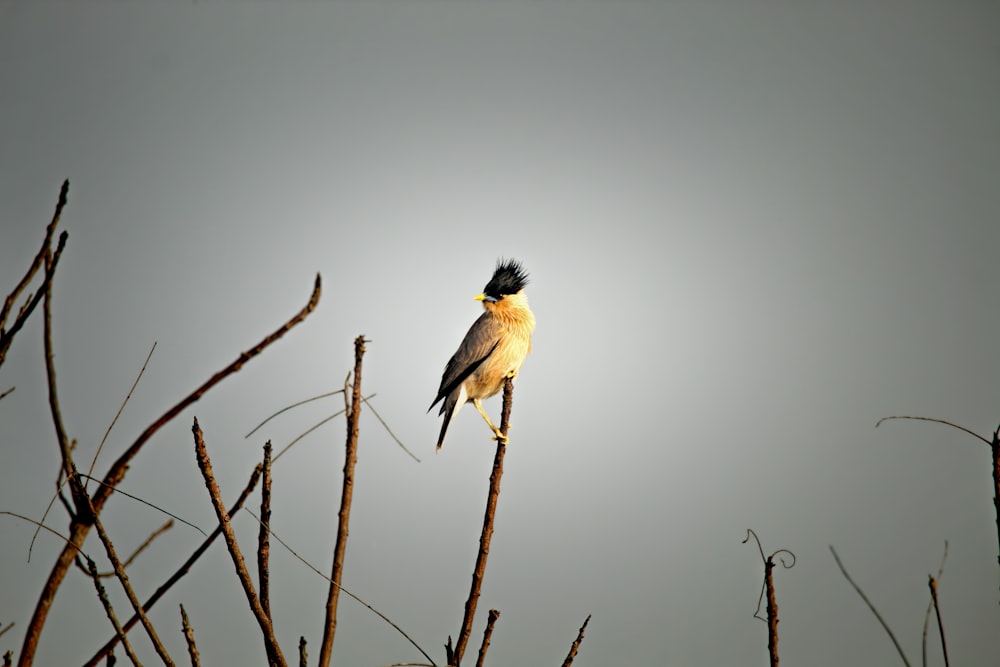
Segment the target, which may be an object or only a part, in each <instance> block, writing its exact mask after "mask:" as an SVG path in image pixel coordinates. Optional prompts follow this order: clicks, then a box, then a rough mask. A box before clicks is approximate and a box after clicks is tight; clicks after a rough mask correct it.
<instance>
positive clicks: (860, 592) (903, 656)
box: [830, 544, 910, 667]
mask: <svg viewBox="0 0 1000 667" xmlns="http://www.w3.org/2000/svg"><path fill="white" fill-rule="evenodd" d="M830 553H832V554H833V559H834V560H835V561H837V567H839V568H840V573H841V574H843V575H844V579H847V583H849V584H850V585H851V588H853V589H854V590H855V591H856V592H857V594H858V595H860V596H861V599H862V600H864V602H865V604H866V605H868V608H869V609H870V610H871V612H872V613H873V614H875V618H876V619H878V622H879V623H881V624H882V628H883V629H885V632H886V634H887V635H889V639H891V640H892V644H893V646H895V647H896V651H897V652H898V653H899V657H900V658H901V659H902V660H903V664H904V665H906V667H910V661H909V660H908V659H907V657H906V653H904V652H903V647H902V646H900V645H899V642H898V641H897V640H896V635H894V634H893V632H892V628H890V627H889V624H888V623H886V622H885V619H884V618H882V614H880V613H879V612H878V609H876V608H875V605H874V604H872V601H871V600H869V599H868V596H867V595H865V592H864V591H863V590H861V587H860V586H858V585H857V584H856V583H854V579H851V575H849V574H848V573H847V569H846V568H845V567H844V564H843V563H841V562H840V556H838V555H837V550H836V549H834V548H833V545H832V544H831V545H830Z"/></svg>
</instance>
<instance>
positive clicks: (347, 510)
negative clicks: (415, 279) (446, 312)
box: [319, 335, 365, 667]
mask: <svg viewBox="0 0 1000 667" xmlns="http://www.w3.org/2000/svg"><path fill="white" fill-rule="evenodd" d="M364 354H365V337H364V336H363V335H362V336H358V337H357V338H355V339H354V386H353V387H352V391H351V402H350V406H349V407H350V411H349V412H348V415H347V442H346V444H345V449H346V454H345V456H344V483H343V488H342V490H341V495H340V512H339V517H338V522H337V542H336V544H335V545H334V549H333V570H332V572H331V574H330V579H331V584H330V588H329V591H328V592H327V598H326V622H325V623H324V626H323V643H322V644H321V646H320V651H319V665H320V667H328V665H329V664H330V654H331V652H332V651H333V638H334V635H335V634H336V632H337V601H338V599H339V597H340V581H341V578H342V577H343V575H344V553H345V552H346V551H347V535H348V526H349V524H350V521H351V500H352V498H353V496H354V466H355V464H356V463H357V461H358V421H359V419H360V417H361V360H362V357H364ZM344 395H345V396H346V395H347V392H344Z"/></svg>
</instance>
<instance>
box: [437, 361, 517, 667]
mask: <svg viewBox="0 0 1000 667" xmlns="http://www.w3.org/2000/svg"><path fill="white" fill-rule="evenodd" d="M513 395H514V382H513V380H512V379H511V378H509V377H508V378H507V379H506V381H505V382H504V386H503V410H502V412H501V415H500V433H501V435H502V436H503V437H500V438H497V450H496V455H495V456H494V457H493V469H492V471H491V472H490V488H489V492H488V493H487V496H486V512H485V514H484V516H483V531H482V533H481V534H480V536H479V553H478V554H477V555H476V566H475V568H474V569H473V570H472V586H471V588H470V590H469V597H468V599H466V601H465V615H464V616H463V618H462V629H461V631H460V632H459V635H458V642H457V643H456V644H455V650H454V653H453V654H451V655H449V656H448V664H449V665H454V666H455V667H458V665H460V664H461V662H462V656H463V655H464V654H465V647H466V646H467V645H468V643H469V636H470V635H471V634H472V622H473V620H474V619H475V616H476V605H477V604H478V602H479V592H480V590H481V589H482V586H483V577H484V576H485V574H486V559H487V557H488V556H489V553H490V541H491V540H492V539H493V522H494V520H495V519H496V511H497V501H498V500H499V498H500V479H501V478H502V477H503V459H504V454H506V452H507V431H508V430H509V428H510V411H511V405H512V403H513Z"/></svg>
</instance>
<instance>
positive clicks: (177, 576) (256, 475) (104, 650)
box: [84, 463, 262, 667]
mask: <svg viewBox="0 0 1000 667" xmlns="http://www.w3.org/2000/svg"><path fill="white" fill-rule="evenodd" d="M261 468H262V466H261V465H260V464H259V463H258V464H257V466H256V467H255V468H254V469H253V473H252V474H251V475H250V481H249V482H247V485H246V488H244V489H243V491H242V492H241V493H240V496H239V498H237V499H236V502H235V503H233V506H232V507H231V508H230V509H229V518H230V519H232V517H233V516H234V515H235V514H236V513H237V512H239V511H240V509H242V508H243V503H244V502H246V499H247V497H248V496H249V495H250V494H251V493H253V490H254V489H255V488H256V487H257V482H258V481H259V480H260V475H261ZM221 534H222V526H216V527H215V530H213V531H212V532H211V533H210V534H209V536H208V537H207V538H205V540H204V541H203V542H202V543H201V546H199V547H198V548H197V549H195V550H194V553H192V554H191V556H190V557H189V558H188V559H187V560H186V561H184V564H183V565H181V566H180V568H179V569H178V570H177V571H176V572H174V574H173V575H171V576H170V578H169V579H167V580H166V581H165V582H164V583H163V584H162V585H160V587H159V588H157V589H156V591H154V592H153V594H152V595H151V596H149V599H148V600H146V603H145V604H143V605H142V609H143V611H145V612H147V613H148V612H149V610H150V609H152V608H153V605H155V604H156V603H157V602H158V601H159V599H160V598H161V597H163V595H164V594H166V592H167V591H169V590H170V589H171V587H173V585H174V584H176V583H177V582H178V581H180V580H181V579H182V578H183V577H184V576H185V575H186V574H187V573H188V572H189V571H190V570H191V566H192V565H194V563H195V561H197V560H198V559H199V558H200V557H201V555H202V554H203V553H205V552H206V551H207V550H208V547H210V546H211V545H212V542H214V541H215V540H216V538H218V537H219V535H221ZM138 622H139V616H138V615H133V616H132V618H130V619H129V620H128V622H127V623H125V632H128V631H129V630H130V629H131V628H132V627H133V626H134V625H135V624H136V623H138ZM117 644H118V637H112V638H111V639H110V640H109V641H108V642H107V643H106V644H105V645H104V646H102V647H101V649H100V650H99V651H98V652H97V653H95V654H94V656H93V657H92V658H91V659H90V660H89V661H87V662H86V663H85V665H84V667H95V665H96V664H97V663H98V662H100V661H101V658H103V657H104V656H106V655H109V654H110V653H111V651H112V650H114V648H115V646H116V645H117Z"/></svg>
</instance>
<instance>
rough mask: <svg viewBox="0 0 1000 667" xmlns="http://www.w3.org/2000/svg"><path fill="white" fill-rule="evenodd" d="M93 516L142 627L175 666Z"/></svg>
mask: <svg viewBox="0 0 1000 667" xmlns="http://www.w3.org/2000/svg"><path fill="white" fill-rule="evenodd" d="M70 465H71V466H72V465H73V462H72V460H71V461H70ZM74 474H75V471H74ZM81 486H82V485H81ZM93 517H94V528H95V529H97V536H98V537H99V538H100V539H101V543H102V544H103V545H104V550H105V552H106V553H107V555H108V560H110V561H111V565H112V567H114V568H115V575H117V577H118V581H119V582H120V583H121V585H122V588H123V589H124V590H125V595H126V597H128V601H129V602H130V603H132V609H133V610H134V611H135V613H136V614H138V615H139V620H140V621H141V622H142V627H143V628H145V629H146V634H147V635H149V640H150V641H151V642H152V643H153V648H154V649H155V650H156V654H157V655H159V656H160V659H161V660H162V661H163V664H165V665H167V666H168V667H173V664H174V661H173V660H171V659H170V655H169V654H168V653H167V649H166V647H165V646H164V645H163V642H161V641H160V637H159V635H157V634H156V629H155V628H154V627H153V624H152V623H150V621H149V618H148V617H147V616H146V613H145V612H144V611H143V610H142V605H141V604H139V598H138V596H136V594H135V591H134V590H133V589H132V584H131V583H129V579H128V574H126V573H125V568H124V567H122V564H121V561H120V560H118V554H117V553H116V552H115V545H114V544H113V543H112V542H111V538H110V537H109V536H108V534H107V532H105V530H104V525H103V524H102V523H101V519H100V517H99V516H98V515H97V513H93ZM96 573H97V570H96V568H95V569H93V571H92V574H96Z"/></svg>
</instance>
